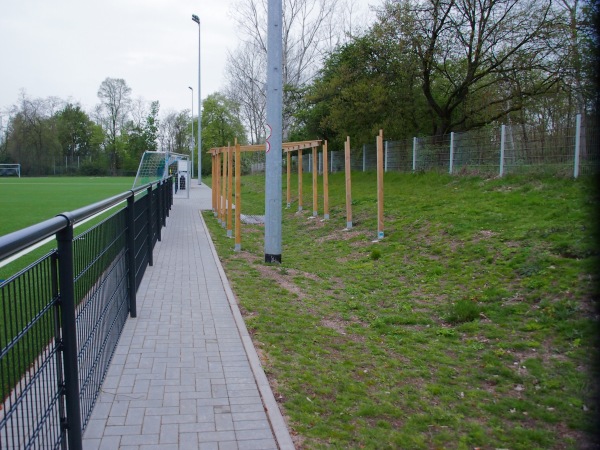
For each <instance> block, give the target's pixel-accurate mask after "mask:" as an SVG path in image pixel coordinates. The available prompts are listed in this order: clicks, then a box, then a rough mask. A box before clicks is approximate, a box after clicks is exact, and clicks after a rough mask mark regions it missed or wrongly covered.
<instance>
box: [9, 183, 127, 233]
mask: <svg viewBox="0 0 600 450" xmlns="http://www.w3.org/2000/svg"><path fill="white" fill-rule="evenodd" d="M132 184H133V178H126V177H123V178H120V177H114V178H111V177H104V178H101V177H72V178H70V177H59V178H56V177H46V178H5V177H0V211H2V216H3V218H2V220H1V221H0V236H2V235H5V234H7V233H10V232H12V231H16V230H19V229H21V228H25V227H27V226H29V225H33V224H35V223H38V222H41V221H43V220H46V219H50V218H51V217H54V216H56V215H57V214H60V213H63V212H66V211H72V210H74V209H77V208H80V207H82V206H86V205H89V204H92V203H94V202H97V201H100V200H104V199H105V198H108V197H111V196H113V195H117V194H120V193H121V192H124V191H126V190H128V189H131V186H132Z"/></svg>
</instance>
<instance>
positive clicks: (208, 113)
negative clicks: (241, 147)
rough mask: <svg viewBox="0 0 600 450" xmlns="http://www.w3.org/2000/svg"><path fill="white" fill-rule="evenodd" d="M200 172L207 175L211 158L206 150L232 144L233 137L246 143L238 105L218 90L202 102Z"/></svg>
mask: <svg viewBox="0 0 600 450" xmlns="http://www.w3.org/2000/svg"><path fill="white" fill-rule="evenodd" d="M202 107H203V108H202V111H203V112H202V149H201V154H202V172H203V174H204V175H209V174H210V173H211V170H212V158H210V156H209V155H208V154H207V151H208V150H210V149H211V148H213V147H225V146H227V145H228V144H231V145H233V144H234V142H235V139H236V138H237V141H238V142H239V143H240V144H245V143H246V130H244V126H243V125H242V121H241V120H240V107H239V105H238V104H237V103H236V102H235V101H233V100H231V99H230V98H228V97H227V96H225V95H224V94H222V93H220V92H216V93H214V94H211V95H209V96H208V97H206V99H205V100H204V101H203V102H202Z"/></svg>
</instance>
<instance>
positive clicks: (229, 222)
mask: <svg viewBox="0 0 600 450" xmlns="http://www.w3.org/2000/svg"><path fill="white" fill-rule="evenodd" d="M235 145H237V138H235ZM227 153H228V155H227V163H228V164H227V166H228V167H227V173H228V174H229V178H228V179H227V237H233V228H232V227H233V149H231V148H229V147H227Z"/></svg>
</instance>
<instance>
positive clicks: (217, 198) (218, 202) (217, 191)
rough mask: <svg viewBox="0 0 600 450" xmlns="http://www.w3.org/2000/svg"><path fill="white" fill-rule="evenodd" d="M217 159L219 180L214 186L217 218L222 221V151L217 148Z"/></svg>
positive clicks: (216, 173) (217, 176)
mask: <svg viewBox="0 0 600 450" xmlns="http://www.w3.org/2000/svg"><path fill="white" fill-rule="evenodd" d="M216 161H217V168H216V172H215V175H216V178H217V181H216V183H215V188H214V191H215V193H214V195H215V213H214V214H215V217H216V218H217V221H218V222H219V223H221V214H220V211H221V197H220V193H221V153H220V152H219V151H218V150H217V154H216Z"/></svg>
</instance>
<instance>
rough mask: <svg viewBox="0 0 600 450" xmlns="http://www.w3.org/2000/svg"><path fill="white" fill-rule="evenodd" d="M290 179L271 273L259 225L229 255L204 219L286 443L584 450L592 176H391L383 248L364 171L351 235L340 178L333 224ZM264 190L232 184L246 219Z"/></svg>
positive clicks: (356, 181)
mask: <svg viewBox="0 0 600 450" xmlns="http://www.w3.org/2000/svg"><path fill="white" fill-rule="evenodd" d="M207 181H209V180H207ZM303 184H304V199H303V200H304V209H305V211H304V212H301V213H298V212H296V209H297V203H294V204H293V205H292V208H291V209H289V210H285V212H284V218H283V264H281V265H280V266H279V265H265V264H264V263H263V259H264V253H263V238H264V229H263V227H262V226H258V225H244V227H243V238H242V249H243V251H242V252H240V253H234V252H233V251H232V249H233V241H232V240H231V239H228V238H226V236H225V232H224V230H223V228H221V227H220V226H219V225H218V223H217V221H216V219H214V218H213V215H212V213H208V212H207V213H205V218H206V220H207V223H208V225H209V228H210V230H211V233H212V235H213V239H214V241H215V244H216V246H217V249H218V252H219V255H220V258H221V260H222V262H223V265H224V267H225V270H226V272H227V274H228V277H229V279H230V281H231V283H232V286H233V289H234V291H235V293H236V296H237V298H238V300H239V301H240V303H241V308H242V311H243V313H244V315H245V320H246V323H247V325H248V328H249V330H250V332H251V334H252V336H253V339H254V342H255V345H256V347H257V349H258V351H259V354H260V356H261V360H262V363H263V365H264V368H265V371H266V372H267V374H268V377H269V379H270V381H271V384H272V386H273V389H274V391H275V395H276V398H277V399H278V401H279V402H280V404H281V407H282V409H283V411H284V412H285V414H286V415H287V417H288V420H289V425H290V427H291V429H292V430H293V434H294V437H295V440H296V443H297V445H298V446H299V447H301V448H310V449H314V448H402V449H413V448H414V449H431V448H449V449H473V448H482V449H494V448H507V449H536V448H539V449H567V448H586V447H589V448H591V439H592V438H591V437H590V435H589V432H590V431H592V430H594V426H595V423H593V418H595V417H596V415H597V414H598V411H597V409H596V406H597V405H596V404H595V403H594V401H593V399H592V396H593V394H594V390H595V389H596V379H597V378H596V372H595V367H593V366H594V364H593V362H594V361H595V355H596V347H595V336H596V331H597V325H598V324H597V318H598V316H597V311H596V306H597V305H596V302H597V299H598V293H597V290H596V281H597V280H596V274H597V268H598V251H597V250H598V248H597V245H596V242H597V241H596V237H597V236H596V235H595V234H596V232H597V229H596V227H595V224H596V221H595V219H596V218H595V217H593V216H592V214H593V213H595V212H596V211H597V210H598V207H599V199H598V195H597V193H596V192H595V191H594V183H593V182H592V180H590V179H581V180H578V181H573V180H567V179H558V178H544V177H537V178H531V177H525V176H523V177H506V178H504V179H482V178H477V177H464V178H459V177H451V176H446V175H436V174H414V175H413V174H386V178H385V239H383V240H382V241H380V242H373V240H374V239H375V237H376V235H377V228H376V216H377V205H376V183H375V174H372V173H371V174H368V173H367V174H353V179H352V192H353V213H354V220H353V222H354V227H353V228H352V229H351V230H350V231H343V228H344V227H345V224H346V217H345V206H344V178H343V174H334V175H332V176H330V204H331V205H332V206H331V220H329V221H321V220H319V218H317V219H313V218H310V217H309V216H310V211H312V193H311V182H310V175H308V174H307V175H306V178H305V180H304V183H303ZM263 190H264V179H263V178H262V177H255V176H249V177H245V178H244V182H243V196H242V212H244V213H251V214H260V213H262V211H263V210H264V206H263V205H264V197H263V194H262V193H263ZM284 190H285V180H284ZM292 192H297V191H296V187H295V180H294V186H293V190H292ZM284 199H285V195H284ZM319 202H320V205H322V198H320V199H319ZM321 208H322V206H320V208H319V211H320V214H322V212H321V211H322V209H321Z"/></svg>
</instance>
